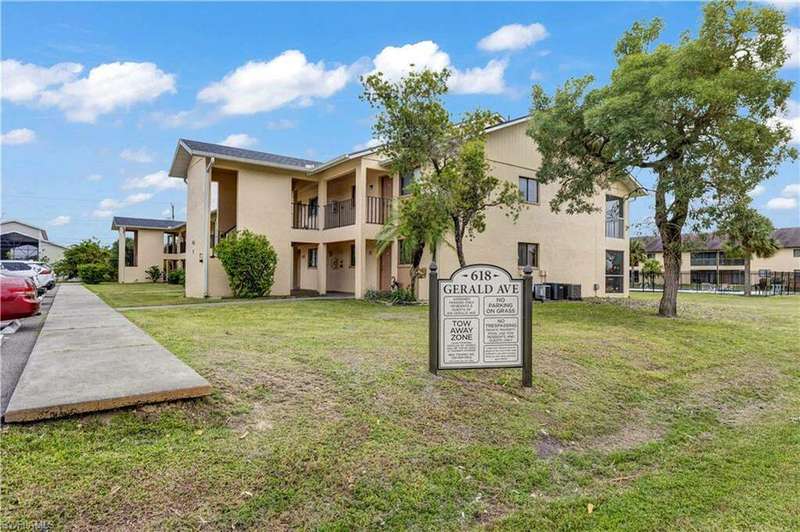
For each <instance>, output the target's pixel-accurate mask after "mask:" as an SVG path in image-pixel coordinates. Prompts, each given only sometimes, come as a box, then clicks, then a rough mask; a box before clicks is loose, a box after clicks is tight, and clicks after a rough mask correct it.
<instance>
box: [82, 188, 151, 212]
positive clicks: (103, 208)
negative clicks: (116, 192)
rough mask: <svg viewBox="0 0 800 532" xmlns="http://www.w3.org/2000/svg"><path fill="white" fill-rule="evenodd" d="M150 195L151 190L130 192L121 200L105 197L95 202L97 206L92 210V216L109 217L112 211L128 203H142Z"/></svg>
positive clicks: (128, 204) (126, 205)
mask: <svg viewBox="0 0 800 532" xmlns="http://www.w3.org/2000/svg"><path fill="white" fill-rule="evenodd" d="M152 197H153V194H152V193H151V192H137V193H136V194H130V195H129V196H126V197H125V199H123V200H117V199H114V198H105V199H103V200H101V201H100V203H98V204H97V208H96V209H95V210H93V211H92V217H93V218H111V217H112V216H114V211H116V210H119V209H122V208H123V207H128V206H130V205H136V204H138V203H144V202H145V201H147V200H149V199H150V198H152Z"/></svg>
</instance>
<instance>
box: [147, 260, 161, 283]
mask: <svg viewBox="0 0 800 532" xmlns="http://www.w3.org/2000/svg"><path fill="white" fill-rule="evenodd" d="M144 275H145V277H147V278H148V279H150V280H151V281H152V282H154V283H157V282H158V281H159V280H161V268H159V267H158V264H153V265H152V266H150V267H149V268H147V269H146V270H145V271H144Z"/></svg>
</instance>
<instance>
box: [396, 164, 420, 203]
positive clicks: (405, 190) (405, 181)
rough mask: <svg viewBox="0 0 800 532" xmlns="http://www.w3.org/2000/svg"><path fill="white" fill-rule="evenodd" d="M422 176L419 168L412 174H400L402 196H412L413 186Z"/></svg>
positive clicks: (411, 172)
mask: <svg viewBox="0 0 800 532" xmlns="http://www.w3.org/2000/svg"><path fill="white" fill-rule="evenodd" d="M419 176H420V171H419V168H416V169H414V170H412V171H410V172H403V173H402V174H400V195H401V196H405V195H408V194H411V184H412V183H413V182H414V181H416V180H417V179H418V178H419Z"/></svg>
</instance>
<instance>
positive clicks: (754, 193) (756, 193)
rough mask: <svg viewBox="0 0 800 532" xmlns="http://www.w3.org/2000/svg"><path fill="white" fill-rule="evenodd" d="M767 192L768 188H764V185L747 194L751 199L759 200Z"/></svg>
mask: <svg viewBox="0 0 800 532" xmlns="http://www.w3.org/2000/svg"><path fill="white" fill-rule="evenodd" d="M765 190H766V188H764V185H756V186H754V187H753V188H752V190H750V191H749V192H748V193H747V195H748V196H750V197H751V198H757V197H758V196H760V195H761V194H763V193H764V191H765Z"/></svg>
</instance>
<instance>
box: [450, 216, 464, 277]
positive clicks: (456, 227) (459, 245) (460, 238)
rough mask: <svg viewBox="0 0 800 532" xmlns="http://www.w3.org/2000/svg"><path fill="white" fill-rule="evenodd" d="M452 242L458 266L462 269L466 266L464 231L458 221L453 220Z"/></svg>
mask: <svg viewBox="0 0 800 532" xmlns="http://www.w3.org/2000/svg"><path fill="white" fill-rule="evenodd" d="M453 240H455V242H456V255H458V264H459V265H460V266H461V267H462V268H463V267H464V266H466V265H467V261H466V259H465V258H464V231H463V228H462V227H461V224H459V222H458V220H456V219H454V220H453Z"/></svg>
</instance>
